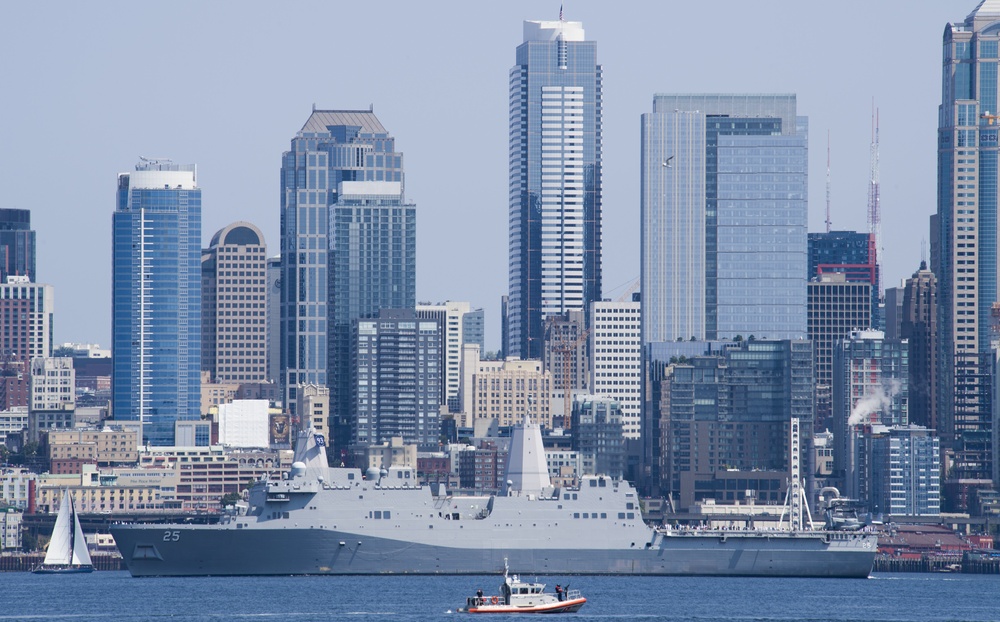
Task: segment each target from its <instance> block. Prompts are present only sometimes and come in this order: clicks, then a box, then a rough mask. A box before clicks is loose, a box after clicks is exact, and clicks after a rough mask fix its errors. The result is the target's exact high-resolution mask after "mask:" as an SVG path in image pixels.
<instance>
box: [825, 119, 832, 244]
mask: <svg viewBox="0 0 1000 622" xmlns="http://www.w3.org/2000/svg"><path fill="white" fill-rule="evenodd" d="M831 224H832V223H831V222H830V130H827V131H826V232H827V233H830V225H831Z"/></svg>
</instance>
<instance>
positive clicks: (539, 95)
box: [504, 21, 602, 359]
mask: <svg viewBox="0 0 1000 622" xmlns="http://www.w3.org/2000/svg"><path fill="white" fill-rule="evenodd" d="M516 63H517V64H516V65H515V66H514V67H513V68H512V69H511V71H510V204H509V206H510V212H509V213H510V220H509V226H510V230H509V251H510V255H509V260H510V263H509V277H510V283H509V287H510V294H509V304H508V316H507V320H508V336H507V343H505V344H504V351H505V354H507V355H508V356H518V357H520V358H524V359H527V358H540V357H541V355H542V337H543V335H542V333H543V330H542V329H543V322H544V319H545V318H546V317H549V316H552V315H558V314H562V313H564V312H566V311H586V310H587V309H588V308H589V304H590V302H592V301H594V300H600V297H601V105H602V104H601V99H602V95H601V88H602V86H601V80H602V78H601V66H600V65H598V64H597V44H596V43H595V42H593V41H585V40H584V32H583V26H582V24H580V23H579V22H563V21H558V22H525V23H524V42H523V43H522V44H521V45H519V46H518V48H517V55H516Z"/></svg>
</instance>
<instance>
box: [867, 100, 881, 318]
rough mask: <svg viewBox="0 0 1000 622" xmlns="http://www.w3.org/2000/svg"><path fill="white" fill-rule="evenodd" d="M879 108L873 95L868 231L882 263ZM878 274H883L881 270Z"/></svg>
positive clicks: (877, 259) (876, 257)
mask: <svg viewBox="0 0 1000 622" xmlns="http://www.w3.org/2000/svg"><path fill="white" fill-rule="evenodd" d="M878 121H879V119H878V108H876V107H875V98H874V97H872V144H871V179H870V181H869V184H868V232H869V233H870V234H872V236H873V237H874V238H875V264H876V265H877V266H880V265H881V263H880V262H881V259H882V251H883V250H884V249H883V248H882V206H881V198H880V196H879V171H878ZM877 274H881V271H879V272H878V273H877ZM882 294H883V290H882V278H881V276H879V277H878V295H879V300H881V299H882Z"/></svg>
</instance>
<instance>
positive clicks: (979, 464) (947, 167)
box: [931, 0, 1000, 511]
mask: <svg viewBox="0 0 1000 622" xmlns="http://www.w3.org/2000/svg"><path fill="white" fill-rule="evenodd" d="M943 43H944V50H943V52H944V54H943V67H942V92H941V106H940V108H939V110H938V201H937V213H936V214H935V215H934V216H932V217H931V269H932V271H933V272H934V275H935V276H936V277H937V279H938V296H939V298H938V311H939V313H938V327H939V328H938V335H939V339H938V344H939V355H938V366H939V367H938V370H939V371H938V382H939V386H938V387H937V396H938V400H939V403H938V416H939V421H940V432H941V436H942V449H943V450H944V451H953V452H954V453H955V457H954V459H953V460H952V461H951V462H950V463H951V464H953V465H954V466H953V467H952V468H951V474H950V475H948V476H946V480H952V481H953V482H955V485H956V486H958V485H960V484H958V482H959V481H960V480H976V479H979V480H986V479H991V478H992V479H994V485H995V483H996V482H995V480H996V478H997V477H998V473H997V469H996V464H995V462H996V461H995V448H994V447H993V441H994V433H993V427H994V422H993V412H992V411H993V407H992V403H991V402H992V400H991V393H992V382H991V374H992V373H993V366H994V361H993V357H992V356H991V355H990V354H989V353H990V350H991V347H992V345H991V343H990V340H991V337H990V319H991V313H992V308H993V305H994V304H995V303H996V301H997V189H998V185H997V171H998V159H997V156H998V145H1000V142H998V139H997V138H998V134H1000V123H998V119H1000V117H998V111H997V101H998V92H1000V90H998V86H997V79H998V63H1000V58H998V57H1000V2H997V0H984V1H983V2H980V3H979V5H978V6H977V7H976V8H975V9H974V10H973V11H972V13H970V14H969V15H968V16H967V17H966V18H965V22H964V23H952V24H947V25H946V26H945V30H944V41H943ZM946 488H947V489H949V494H950V493H952V492H957V495H953V494H950V496H952V498H955V497H956V496H957V497H961V498H965V497H967V496H968V495H967V494H966V493H965V492H961V491H958V490H957V489H956V488H955V487H954V486H951V485H950V484H949V483H948V482H947V481H946ZM951 510H954V511H965V510H963V509H962V508H960V507H958V506H955V505H952V506H951V508H950V511H951Z"/></svg>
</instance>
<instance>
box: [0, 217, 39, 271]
mask: <svg viewBox="0 0 1000 622" xmlns="http://www.w3.org/2000/svg"><path fill="white" fill-rule="evenodd" d="M15 275H16V276H26V277H28V279H29V280H30V281H31V282H32V283H34V282H35V232H34V231H33V230H32V228H31V212H30V211H29V210H26V209H0V283H6V282H7V277H8V276H15Z"/></svg>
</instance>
